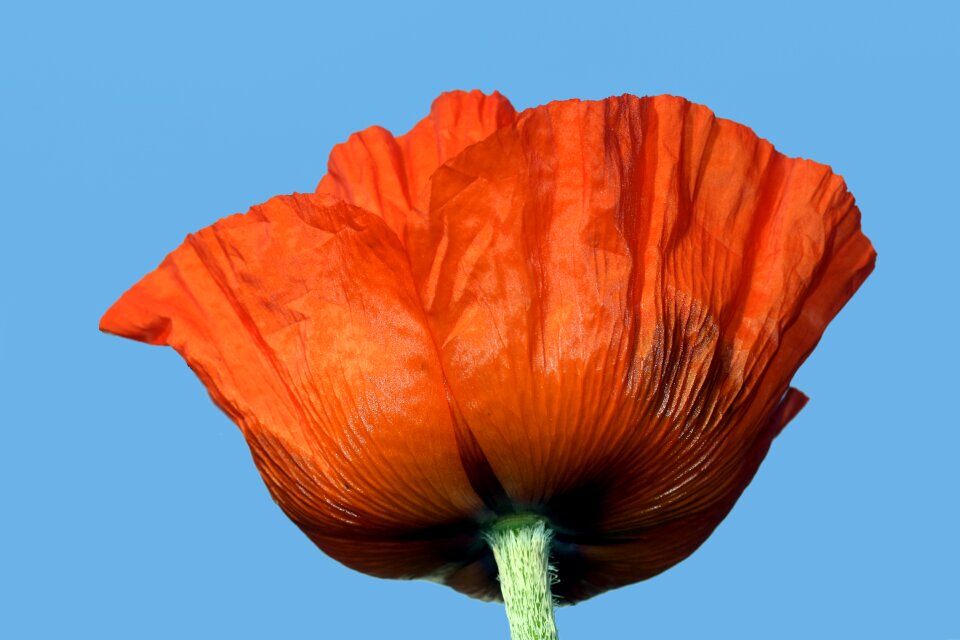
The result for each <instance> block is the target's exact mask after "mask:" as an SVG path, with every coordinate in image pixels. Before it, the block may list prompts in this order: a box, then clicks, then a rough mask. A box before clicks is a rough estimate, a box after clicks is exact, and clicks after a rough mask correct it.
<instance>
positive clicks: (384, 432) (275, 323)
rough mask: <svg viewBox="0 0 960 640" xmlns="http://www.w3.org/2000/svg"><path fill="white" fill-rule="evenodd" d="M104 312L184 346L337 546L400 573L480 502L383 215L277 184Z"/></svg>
mask: <svg viewBox="0 0 960 640" xmlns="http://www.w3.org/2000/svg"><path fill="white" fill-rule="evenodd" d="M101 328H102V329H103V330H105V331H109V332H111V333H115V334H118V335H122V336H125V337H130V338H134V339H138V340H142V341H145V342H151V343H154V344H168V345H170V346H172V347H174V348H175V349H176V350H177V351H179V352H180V353H181V354H182V355H183V357H184V358H185V359H186V361H187V363H188V364H189V365H190V366H191V367H192V368H193V369H194V371H196V373H197V374H198V375H199V376H200V378H201V379H202V380H203V382H204V384H205V385H206V386H207V388H208V390H209V391H210V394H211V396H212V397H213V398H214V400H215V401H216V403H217V404H218V405H219V406H220V407H222V408H223V409H224V411H226V413H227V414H228V415H230V416H231V417H232V418H233V419H234V420H235V421H236V422H237V423H238V424H239V426H240V427H241V429H242V430H243V433H244V435H245V437H246V439H247V441H248V443H249V445H250V448H251V451H252V453H253V457H254V460H255V462H256V463H257V466H258V468H259V470H260V472H261V475H262V476H263V478H264V480H265V481H266V483H267V486H268V487H269V488H270V490H271V492H272V495H273V497H274V498H275V499H276V501H277V502H278V503H279V504H280V506H281V507H282V508H283V509H284V510H285V511H286V512H287V514H288V515H289V516H290V517H291V518H292V519H293V520H294V521H295V522H296V523H297V524H298V525H299V526H300V527H301V528H302V529H303V530H304V531H305V532H306V533H307V534H308V535H310V536H311V537H312V538H313V539H314V540H315V541H316V542H317V543H318V545H319V546H321V547H322V548H323V549H324V550H326V551H327V552H328V553H330V554H331V555H333V556H334V557H339V558H343V559H344V560H345V561H347V562H350V563H351V564H352V566H354V567H356V568H360V569H362V570H365V571H367V572H369V573H375V574H378V575H387V576H390V577H406V576H411V575H415V576H423V575H428V574H430V573H432V572H435V571H438V570H440V569H442V568H443V567H444V566H445V565H446V564H447V562H448V560H447V558H445V557H444V554H447V555H449V554H450V553H452V552H451V551H450V550H449V548H450V547H452V548H456V549H458V550H459V553H462V552H463V550H462V548H461V547H462V544H463V543H462V541H461V540H460V538H459V536H460V534H459V528H460V527H461V526H462V525H461V523H462V521H463V519H464V518H465V514H467V515H469V514H473V513H475V512H477V511H478V510H479V508H480V507H481V506H482V505H481V504H480V503H479V501H478V499H477V497H476V495H475V494H474V493H473V491H472V489H471V488H470V486H469V483H468V482H467V480H466V477H465V475H464V472H463V469H462V467H461V465H460V461H459V457H458V453H457V448H456V442H455V440H454V437H453V432H452V429H451V427H450V416H449V409H448V407H447V404H446V399H445V396H444V390H443V382H442V377H441V371H440V367H439V361H438V359H437V357H436V351H435V347H434V344H433V340H432V338H431V336H430V334H429V332H428V330H427V328H426V325H425V323H424V318H423V313H422V310H421V307H420V303H419V300H418V298H417V294H416V291H415V289H414V287H413V281H412V279H411V276H410V272H409V266H408V262H407V259H406V256H405V254H404V252H403V249H402V247H401V246H400V244H399V242H398V241H397V239H396V237H395V236H394V234H393V233H392V232H391V231H390V230H389V229H388V228H387V227H386V226H385V225H384V224H383V221H382V220H381V219H380V218H379V217H377V216H375V215H372V214H370V213H367V212H364V211H362V210H360V209H357V208H355V207H352V206H350V205H347V204H344V203H340V202H333V201H330V200H328V199H327V198H324V197H323V196H318V195H312V194H311V195H302V194H301V195H294V196H286V197H278V198H274V199H273V200H270V201H269V202H267V203H266V204H264V205H262V206H259V207H254V208H253V209H252V210H251V211H250V212H249V213H247V214H245V215H235V216H232V217H230V218H226V219H224V220H222V221H220V222H218V223H217V224H215V225H213V226H212V227H208V228H206V229H204V230H202V231H200V232H199V233H197V234H194V235H191V236H189V237H188V238H187V240H186V241H185V242H184V244H183V245H182V246H181V247H180V248H178V249H177V250H176V251H174V252H173V253H172V254H170V256H168V257H167V259H166V260H165V261H164V262H163V264H162V265H161V266H160V267H159V268H158V269H157V270H156V271H154V272H153V273H151V274H149V275H148V276H147V277H146V278H144V279H143V280H142V281H141V282H140V283H138V284H137V285H136V286H134V287H133V288H132V289H131V290H130V291H128V292H127V293H126V294H125V295H124V296H123V297H122V298H121V299H120V300H119V301H118V302H117V303H116V304H115V305H114V306H113V307H112V308H111V309H110V310H109V311H108V312H107V314H106V315H105V316H104V318H103V320H102V321H101ZM386 544H390V545H391V546H392V549H393V553H392V556H391V557H392V561H391V562H390V563H389V564H388V565H384V564H383V563H382V559H380V558H378V557H377V555H376V552H375V550H376V549H377V548H383V546H384V545H386ZM358 547H359V548H360V549H361V550H362V549H366V551H365V552H362V553H358V552H357V548H358Z"/></svg>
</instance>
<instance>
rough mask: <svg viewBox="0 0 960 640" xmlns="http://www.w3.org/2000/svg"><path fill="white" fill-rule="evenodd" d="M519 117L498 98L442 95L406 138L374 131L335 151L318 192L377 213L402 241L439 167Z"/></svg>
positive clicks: (456, 93) (459, 93)
mask: <svg viewBox="0 0 960 640" xmlns="http://www.w3.org/2000/svg"><path fill="white" fill-rule="evenodd" d="M515 117H516V111H514V109H513V107H512V106H511V105H510V102H509V101H508V100H507V99H506V98H504V97H503V96H502V95H500V94H499V93H496V92H494V93H493V94H491V95H485V94H483V93H481V92H479V91H470V92H465V91H451V92H449V93H444V94H442V95H441V96H440V97H439V98H437V99H436V100H434V102H433V105H432V107H431V108H430V115H428V116H427V117H426V118H424V119H423V120H421V121H420V122H419V123H418V124H417V125H416V126H415V127H414V128H413V129H411V130H410V131H409V132H408V133H406V134H404V135H402V136H399V137H394V136H393V134H391V133H390V132H389V131H387V130H386V129H384V128H383V127H370V128H368V129H364V130H363V131H360V132H359V133H355V134H353V135H352V136H350V138H349V139H348V140H347V141H346V142H344V143H343V144H339V145H337V146H336V147H334V148H333V151H331V153H330V160H329V165H328V173H327V175H326V176H324V178H323V179H322V180H321V181H320V184H319V185H318V186H317V193H321V194H328V195H332V196H335V197H337V198H339V199H341V200H343V201H345V202H349V203H351V204H354V205H357V206H358V207H362V208H363V209H366V210H367V211H371V212H373V213H376V214H377V215H379V216H380V217H382V218H383V219H384V221H386V223H387V226H389V227H390V228H391V229H393V231H394V232H395V233H396V234H397V236H398V237H399V238H400V239H401V241H403V240H404V237H405V228H406V224H407V218H408V216H409V215H410V213H411V211H412V210H413V209H414V205H415V204H416V202H417V197H418V195H419V194H420V191H421V190H422V189H423V188H424V186H425V185H426V184H427V180H428V179H429V178H430V176H431V175H432V174H433V172H434V171H436V169H437V167H439V166H440V165H441V164H443V163H444V162H446V161H447V160H448V159H450V158H452V157H454V156H455V155H457V154H458V153H460V152H461V151H463V149H465V148H466V147H468V146H469V145H471V144H474V143H475V142H479V141H480V140H483V139H484V138H486V137H487V136H489V135H490V134H491V133H493V132H494V131H496V130H497V129H499V128H501V127H503V126H506V125H508V124H511V123H512V122H513V121H514V119H515Z"/></svg>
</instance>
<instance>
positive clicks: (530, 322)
mask: <svg viewBox="0 0 960 640" xmlns="http://www.w3.org/2000/svg"><path fill="white" fill-rule="evenodd" d="M429 189H430V191H429V202H428V204H427V205H425V209H426V210H425V211H424V216H423V217H422V218H419V217H418V218H416V219H414V220H413V221H412V222H411V224H410V226H409V227H408V230H407V249H408V253H409V255H410V256H411V261H412V264H413V272H414V278H415V280H416V282H417V286H418V287H419V291H420V297H421V299H422V300H423V302H424V306H425V309H426V312H427V317H428V321H429V325H430V327H431V330H432V332H433V334H434V336H435V339H436V341H437V344H438V345H439V347H440V354H441V355H440V357H441V362H442V366H443V369H444V371H445V374H446V376H447V383H448V385H449V397H450V401H451V406H452V409H453V414H454V428H455V429H457V431H458V433H459V434H461V435H460V436H459V437H460V439H461V440H464V439H467V438H469V439H472V440H473V441H474V442H475V448H476V451H477V453H476V454H475V455H474V458H475V460H476V463H475V464H474V469H473V471H472V472H471V471H470V470H469V469H468V473H470V474H471V483H472V484H473V486H474V488H475V489H477V491H478V493H479V494H480V495H481V497H482V498H483V499H484V501H485V502H486V503H487V504H488V506H490V507H491V508H493V509H502V510H503V511H525V510H526V511H533V512H539V513H544V514H545V515H547V516H548V517H550V518H551V520H552V522H553V523H554V525H555V527H556V528H557V540H558V547H557V548H558V549H559V548H561V546H562V545H560V544H559V543H563V544H566V545H568V547H566V548H567V549H568V550H570V554H569V558H568V559H567V565H568V570H565V569H564V562H563V557H562V556H563V553H561V554H560V555H561V562H560V566H559V573H560V576H561V581H560V583H559V584H558V585H557V586H556V588H555V592H556V593H557V594H558V595H560V596H561V597H565V598H568V599H570V600H571V601H572V600H576V599H580V598H582V597H586V596H588V595H592V594H593V593H596V592H598V591H599V590H603V589H607V588H611V587H612V586H617V585H618V584H626V583H628V582H633V581H635V580H639V579H642V578H645V577H649V576H650V575H652V574H654V573H656V572H658V571H662V570H663V569H664V568H666V567H668V566H670V565H671V564H674V563H676V562H678V561H679V560H681V559H682V558H683V557H685V556H686V555H688V554H689V553H690V552H692V550H693V549H695V548H696V546H698V545H699V544H700V543H701V542H702V541H703V540H704V539H705V538H706V537H707V535H709V533H710V531H712V530H713V528H714V527H715V526H716V525H717V524H718V523H719V522H720V520H721V519H722V518H723V516H724V515H725V514H726V513H727V511H728V510H729V508H730V507H731V506H732V505H733V502H734V501H735V500H736V498H737V497H738V496H739V495H740V493H741V492H742V491H743V489H744V488H745V486H746V485H747V483H748V482H749V480H750V478H751V477H752V476H753V473H754V472H755V470H756V467H757V465H758V464H759V461H760V459H761V458H762V457H763V454H764V453H765V452H766V449H767V447H768V446H769V442H770V439H772V437H773V434H774V433H776V432H777V431H779V429H781V428H782V427H783V425H784V424H785V423H786V420H787V419H789V417H792V415H793V413H795V412H796V410H798V409H799V407H798V406H797V399H796V398H797V397H796V396H795V395H786V394H787V389H788V383H789V381H790V378H791V377H792V376H793V374H794V372H795V371H796V369H797V368H798V367H799V365H800V364H801V362H802V361H803V360H804V358H805V357H806V356H807V354H808V353H809V352H810V351H811V349H812V348H813V346H814V345H815V344H816V342H817V341H818V340H819V338H820V336H821V334H822V332H823V330H824V328H825V327H826V325H827V323H828V322H829V321H830V320H831V319H832V318H833V316H834V315H835V314H836V313H837V312H838V311H839V309H840V308H841V307H842V305H843V304H844V303H845V302H846V301H847V300H848V299H849V297H850V296H851V295H852V294H853V292H854V291H855V290H856V288H857V287H858V286H859V284H860V283H861V282H862V281H863V279H864V278H865V277H866V275H867V274H868V273H869V271H870V270H871V269H872V266H873V261H874V252H873V249H872V247H871V246H870V243H869V241H868V240H867V239H866V238H865V237H864V236H863V234H862V233H861V232H860V224H859V212H858V210H857V208H856V207H855V206H854V202H853V198H852V197H851V196H850V194H849V193H848V192H847V190H846V187H845V185H844V183H843V181H842V179H841V178H839V177H838V176H836V175H834V174H832V173H831V171H830V169H829V168H828V167H825V166H823V165H819V164H816V163H813V162H809V161H806V160H799V159H791V158H787V157H785V156H783V155H781V154H779V153H777V152H776V151H775V150H774V149H773V147H772V146H771V145H770V144H769V143H768V142H766V141H764V140H761V139H759V138H758V137H757V136H756V135H755V134H754V133H753V132H752V131H750V130H749V129H747V128H746V127H743V126H741V125H738V124H735V123H732V122H729V121H726V120H720V119H717V118H715V117H714V116H713V114H712V113H711V112H710V111H709V110H708V109H706V108H704V107H701V106H698V105H693V104H691V103H689V102H687V101H685V100H683V99H680V98H674V97H670V96H662V97H657V98H645V99H638V98H635V97H632V96H624V97H620V98H611V99H608V100H604V101H600V102H580V101H568V102H559V103H552V104H549V105H547V106H544V107H540V108H537V109H533V110H530V111H528V112H525V113H524V114H521V116H520V117H519V118H518V119H517V122H516V123H515V124H513V125H510V126H507V127H504V128H502V129H500V130H498V131H497V132H496V133H495V134H493V135H491V136H490V137H489V138H487V139H486V140H484V141H482V142H480V143H478V144H476V145H473V146H471V147H469V148H467V149H466V150H465V151H464V152H463V153H461V154H460V155H459V156H457V157H456V158H454V159H453V160H451V161H450V162H448V163H447V164H446V165H444V166H443V167H441V168H440V169H439V170H438V171H437V172H436V173H435V174H434V176H433V178H432V179H431V183H430V186H429ZM788 409H789V410H788ZM778 416H779V417H778ZM464 434H466V435H464ZM481 468H483V469H481ZM681 522H686V523H691V522H692V523H695V524H696V526H687V527H683V531H684V532H685V533H684V536H683V539H682V540H674V539H671V536H673V535H674V534H675V532H676V531H678V530H679V529H678V526H679V525H678V523H681ZM627 543H630V544H634V550H632V551H630V552H629V554H628V553H626V550H627V549H628V548H629V547H628V546H622V545H624V544H627ZM579 545H583V550H582V551H577V550H578V548H579ZM637 545H639V546H637ZM608 546H610V547H611V548H610V549H607V547H608ZM618 546H619V547H620V548H621V549H623V550H624V555H623V556H622V559H623V560H624V561H625V566H623V567H622V568H620V569H618V571H617V572H616V577H614V576H613V575H611V577H610V578H609V579H608V580H606V581H604V580H600V579H598V578H597V577H596V575H595V574H592V573H591V571H593V569H595V568H596V566H599V565H596V566H593V565H591V563H599V562H600V561H601V560H600V559H601V558H602V557H603V554H612V555H609V559H610V561H611V562H615V560H616V558H617V557H620V556H617V551H616V550H615V549H614V547H618ZM589 549H593V550H592V551H589ZM597 549H601V550H602V553H601V551H598V550H597ZM628 556H629V557H631V558H633V560H631V561H630V562H626V560H627V557H628ZM575 562H581V563H586V565H585V567H583V568H581V569H580V570H579V573H580V575H582V576H583V580H584V581H590V584H589V585H588V584H586V582H584V583H583V584H578V583H577V581H576V579H575V578H572V577H571V576H575V575H577V570H573V569H572V567H573V566H574V563H575ZM476 573H477V575H479V572H476ZM564 576H567V577H566V578H565V577H564ZM591 576H593V577H591ZM591 585H592V586H591ZM481 587H482V585H472V584H465V583H463V582H461V583H460V585H459V587H458V588H462V589H463V590H464V591H468V592H469V591H471V590H478V589H480V588H481Z"/></svg>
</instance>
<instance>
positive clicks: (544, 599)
mask: <svg viewBox="0 0 960 640" xmlns="http://www.w3.org/2000/svg"><path fill="white" fill-rule="evenodd" d="M485 537H486V539H487V542H488V543H489V544H490V547H491V548H492V549H493V557H494V559H496V561H497V569H498V571H499V573H500V577H499V580H500V592H501V593H502V594H503V603H504V604H505V605H506V607H507V619H508V620H509V621H510V637H511V638H512V639H513V640H557V626H556V623H555V622H554V620H553V597H552V596H551V595H550V582H551V578H552V576H551V572H550V539H551V538H552V537H553V532H552V531H550V529H548V528H547V526H546V524H545V523H544V522H543V520H541V519H540V518H537V517H534V516H511V517H507V518H503V519H501V520H499V521H498V522H496V523H495V524H494V525H493V526H492V527H491V528H490V530H489V531H488V532H487V533H486V536H485Z"/></svg>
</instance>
